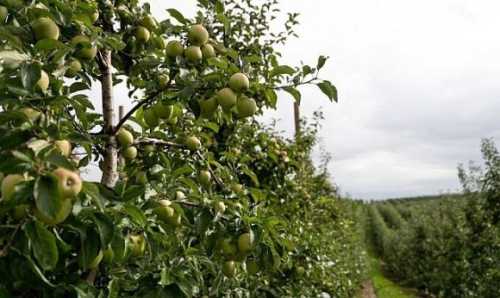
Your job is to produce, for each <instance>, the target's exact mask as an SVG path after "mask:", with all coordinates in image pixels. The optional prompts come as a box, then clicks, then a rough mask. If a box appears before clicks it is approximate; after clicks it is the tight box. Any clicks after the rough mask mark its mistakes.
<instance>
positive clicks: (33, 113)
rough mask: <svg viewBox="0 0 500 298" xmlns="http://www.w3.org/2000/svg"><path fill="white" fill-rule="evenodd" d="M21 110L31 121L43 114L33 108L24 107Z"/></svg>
mask: <svg viewBox="0 0 500 298" xmlns="http://www.w3.org/2000/svg"><path fill="white" fill-rule="evenodd" d="M21 112H22V113H23V114H24V115H26V117H28V119H29V120H30V121H31V122H35V121H37V120H38V119H39V118H40V116H41V115H42V113H41V112H39V111H37V110H34V109H32V108H22V109H21Z"/></svg>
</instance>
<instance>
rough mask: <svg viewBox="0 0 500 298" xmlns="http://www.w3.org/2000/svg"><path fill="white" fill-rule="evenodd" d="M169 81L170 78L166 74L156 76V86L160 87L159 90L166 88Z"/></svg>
mask: <svg viewBox="0 0 500 298" xmlns="http://www.w3.org/2000/svg"><path fill="white" fill-rule="evenodd" d="M169 81H170V77H169V76H168V75H166V74H164V75H160V76H158V85H160V87H161V88H166V87H167V86H168V82H169Z"/></svg>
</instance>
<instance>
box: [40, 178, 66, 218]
mask: <svg viewBox="0 0 500 298" xmlns="http://www.w3.org/2000/svg"><path fill="white" fill-rule="evenodd" d="M33 196H34V197H35V204H36V208H37V210H38V212H40V213H41V214H42V215H44V216H45V217H48V218H50V219H56V218H57V216H58V213H59V212H60V211H61V208H62V198H61V195H60V194H59V192H58V191H57V180H56V178H54V177H52V176H40V177H38V178H37V179H36V182H35V188H34V190H33Z"/></svg>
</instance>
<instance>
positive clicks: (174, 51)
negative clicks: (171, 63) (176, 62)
mask: <svg viewBox="0 0 500 298" xmlns="http://www.w3.org/2000/svg"><path fill="white" fill-rule="evenodd" d="M166 52H167V55H168V56H169V57H172V58H175V57H177V56H181V55H182V54H183V53H184V46H183V45H182V43H181V42H180V41H178V40H172V41H169V42H168V44H167V48H166Z"/></svg>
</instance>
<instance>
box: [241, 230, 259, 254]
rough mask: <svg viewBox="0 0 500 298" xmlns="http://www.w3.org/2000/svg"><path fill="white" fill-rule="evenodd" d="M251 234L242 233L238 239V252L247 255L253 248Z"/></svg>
mask: <svg viewBox="0 0 500 298" xmlns="http://www.w3.org/2000/svg"><path fill="white" fill-rule="evenodd" d="M254 241H255V239H254V236H253V233H243V234H241V235H240V237H238V250H239V251H241V252H243V253H247V252H249V251H251V250H252V249H253V246H254Z"/></svg>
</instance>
